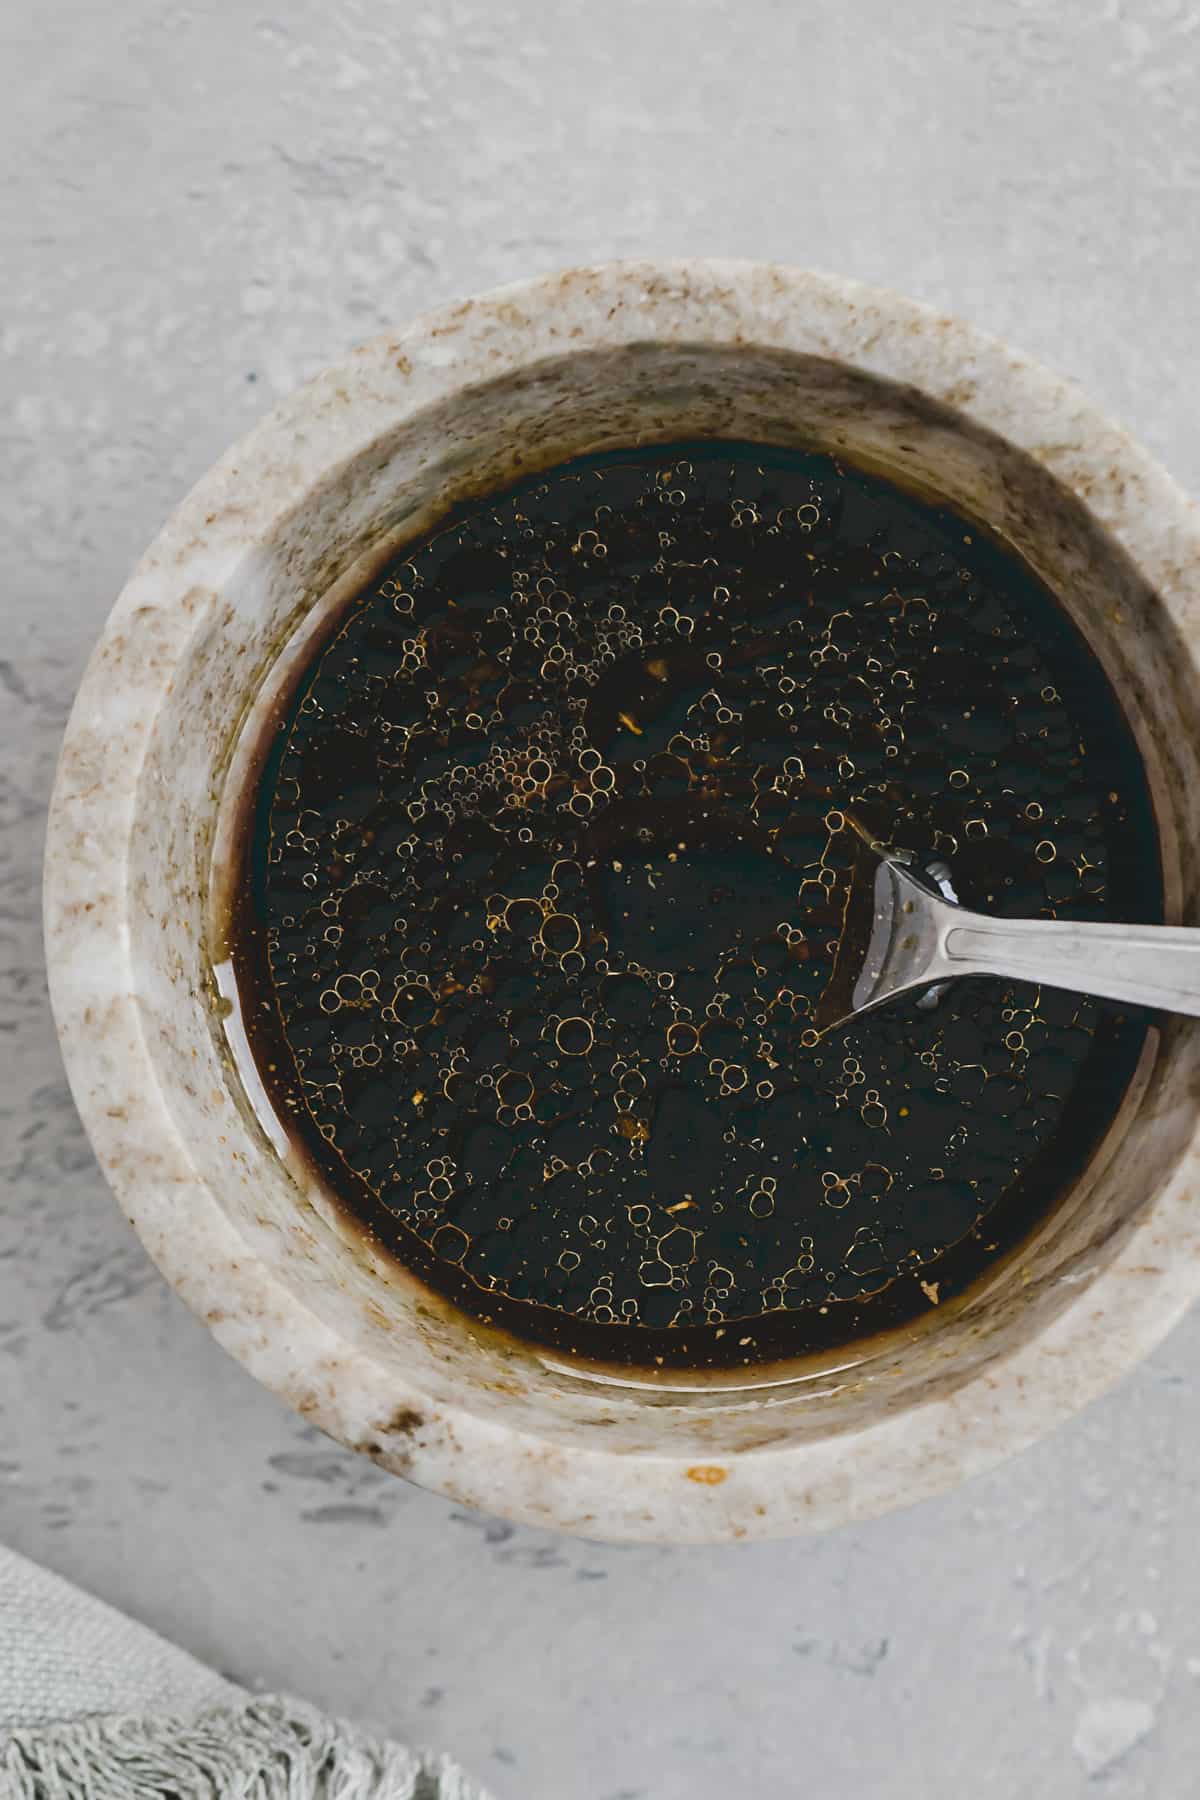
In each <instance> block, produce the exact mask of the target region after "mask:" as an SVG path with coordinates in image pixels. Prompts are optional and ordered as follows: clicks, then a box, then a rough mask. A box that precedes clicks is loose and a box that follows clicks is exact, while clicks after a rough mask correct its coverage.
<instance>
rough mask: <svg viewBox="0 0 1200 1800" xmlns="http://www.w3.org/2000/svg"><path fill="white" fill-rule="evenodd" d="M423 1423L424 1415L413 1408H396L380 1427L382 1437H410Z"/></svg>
mask: <svg viewBox="0 0 1200 1800" xmlns="http://www.w3.org/2000/svg"><path fill="white" fill-rule="evenodd" d="M424 1423H425V1418H424V1414H422V1413H419V1412H418V1411H417V1409H416V1407H415V1406H398V1407H397V1408H396V1410H395V1412H394V1413H393V1414H392V1416H391V1418H390V1419H388V1420H387V1422H386V1424H384V1425H381V1426H380V1431H381V1432H382V1434H383V1436H384V1437H412V1435H413V1433H414V1432H417V1431H420V1429H421V1427H422V1425H423V1424H424Z"/></svg>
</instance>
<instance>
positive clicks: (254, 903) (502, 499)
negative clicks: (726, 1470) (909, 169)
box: [232, 443, 1162, 1368]
mask: <svg viewBox="0 0 1200 1800" xmlns="http://www.w3.org/2000/svg"><path fill="white" fill-rule="evenodd" d="M256 779H257V787H256V792H255V794H254V795H253V796H252V799H251V802H250V809H249V813H248V817H249V821H250V822H249V825H248V828H247V830H246V832H245V834H244V839H243V843H242V858H243V861H242V868H241V871H240V876H241V878H240V882H239V886H238V894H239V900H238V906H237V912H236V916H235V919H234V921H233V928H232V944H233V957H234V964H235V970H236V975H237V981H238V989H239V995H240V999H241V1006H242V1012H243V1016H244V1019H245V1022H246V1025H247V1029H248V1032H249V1036H250V1042H251V1046H252V1049H253V1053H254V1056H255V1060H256V1063H257V1064H258V1067H259V1070H260V1073H261V1074H262V1076H263V1080H264V1083H265V1085H266V1088H267V1090H268V1093H269V1094H270V1096H271V1098H272V1100H273V1103H274V1106H275V1108H276V1110H277V1112H278V1113H279V1115H280V1117H281V1119H283V1120H284V1121H285V1122H286V1124H287V1127H288V1130H289V1131H290V1132H291V1133H292V1134H293V1135H294V1137H295V1139H296V1141H297V1143H298V1144H299V1145H300V1146H301V1147H302V1148H303V1150H304V1151H305V1152H306V1154H307V1155H308V1157H309V1158H310V1159H311V1161H312V1163H313V1164H314V1165H315V1167H316V1168H317V1169H318V1171H319V1172H320V1173H321V1175H322V1176H323V1178H324V1179H325V1181H326V1182H327V1184H328V1186H329V1187H330V1189H331V1190H332V1191H333V1193H334V1194H335V1195H336V1196H338V1197H339V1199H340V1200H341V1201H342V1202H343V1203H344V1204H345V1205H346V1206H347V1207H348V1208H350V1209H351V1210H352V1211H353V1212H354V1213H355V1214H356V1215H357V1216H358V1218H359V1219H361V1220H362V1221H363V1223H364V1224H365V1225H366V1226H367V1227H368V1228H369V1229H370V1231H371V1232H372V1233H373V1234H374V1235H375V1237H376V1238H377V1239H378V1241H379V1242H380V1243H381V1244H382V1245H384V1246H386V1247H387V1248H388V1249H389V1250H391V1251H393V1252H394V1254H395V1255H396V1256H397V1257H398V1258H399V1259H400V1260H401V1261H402V1262H403V1263H404V1264H406V1265H407V1266H408V1267H409V1268H411V1269H412V1270H414V1271H415V1272H416V1273H417V1274H418V1275H419V1276H421V1277H422V1278H423V1279H424V1280H425V1281H426V1282H427V1283H429V1285H430V1286H432V1287H433V1288H435V1289H437V1290H438V1291H439V1292H441V1293H442V1294H443V1295H445V1296H448V1297H449V1298H450V1299H451V1300H453V1301H454V1302H456V1303H457V1304H458V1305H459V1306H461V1307H462V1308H463V1309H464V1310H465V1311H467V1312H468V1313H470V1314H472V1315H474V1316H475V1317H477V1318H479V1319H482V1320H485V1321H487V1322H489V1323H492V1324H494V1325H497V1326H499V1327H501V1328H503V1329H506V1330H508V1331H510V1332H513V1333H515V1334H516V1335H517V1336H519V1337H521V1338H524V1339H527V1340H531V1341H534V1342H537V1343H540V1344H544V1345H548V1346H553V1347H555V1348H556V1349H558V1350H559V1351H560V1352H566V1353H573V1354H578V1355H584V1356H587V1357H588V1358H589V1359H598V1360H601V1361H605V1362H609V1363H618V1364H623V1365H629V1364H642V1365H645V1366H647V1367H652V1368H656V1367H660V1366H668V1365H669V1366H676V1367H678V1366H690V1367H697V1368H699V1367H712V1366H719V1365H739V1364H743V1363H751V1362H756V1361H760V1360H764V1359H767V1360H771V1361H775V1360H778V1359H780V1358H786V1357H793V1356H799V1355H802V1354H807V1353H811V1352H814V1351H821V1350H829V1349H833V1348H836V1347H838V1346H840V1345H843V1344H845V1343H848V1342H850V1341H852V1340H854V1339H857V1338H861V1337H863V1336H865V1335H870V1334H874V1333H876V1332H879V1331H881V1330H884V1329H887V1328H891V1327H894V1326H897V1325H902V1324H905V1323H906V1322H909V1321H911V1320H913V1319H914V1318H916V1317H918V1316H919V1315H922V1314H925V1313H927V1312H928V1311H929V1308H930V1306H931V1304H935V1303H941V1302H944V1301H945V1300H947V1299H948V1298H950V1297H951V1296H952V1295H956V1294H959V1293H961V1292H962V1291H963V1289H964V1288H965V1287H966V1286H967V1285H969V1284H970V1283H971V1282H973V1281H974V1280H976V1279H977V1278H978V1277H979V1276H980V1275H981V1274H982V1273H983V1272H984V1271H985V1270H986V1268H987V1267H988V1265H989V1264H990V1263H991V1262H993V1261H994V1260H995V1259H996V1258H997V1257H999V1256H1002V1255H1004V1254H1006V1253H1007V1252H1008V1251H1010V1250H1012V1249H1013V1248H1014V1246H1016V1245H1018V1244H1019V1243H1020V1242H1021V1240H1022V1239H1023V1238H1024V1237H1025V1236H1026V1235H1027V1234H1028V1233H1029V1232H1030V1230H1031V1229H1032V1228H1033V1227H1034V1225H1035V1224H1036V1223H1037V1222H1038V1220H1039V1219H1040V1218H1041V1217H1042V1216H1044V1214H1045V1213H1046V1212H1047V1211H1048V1209H1050V1208H1051V1207H1052V1206H1053V1204H1054V1202H1055V1201H1056V1199H1057V1198H1059V1196H1060V1195H1061V1194H1062V1193H1063V1191H1064V1190H1065V1189H1066V1188H1067V1187H1068V1186H1069V1184H1070V1183H1071V1181H1072V1180H1073V1179H1074V1178H1075V1176H1076V1175H1077V1174H1078V1173H1079V1172H1080V1171H1081V1170H1082V1169H1083V1167H1084V1166H1085V1165H1086V1163H1087V1161H1088V1158H1089V1156H1090V1154H1091V1153H1092V1151H1093V1150H1094V1148H1095V1146H1096V1145H1097V1143H1098V1142H1099V1140H1100V1138H1101V1137H1102V1136H1103V1134H1104V1132H1105V1130H1106V1128H1107V1127H1108V1125H1109V1124H1110V1123H1111V1121H1112V1119H1113V1117H1114V1115H1115V1112H1116V1110H1117V1108H1118V1106H1119V1104H1120V1100H1121V1097H1122V1095H1123V1093H1124V1091H1125V1089H1126V1087H1127V1085H1128V1082H1129V1080H1130V1077H1131V1074H1132V1072H1133V1070H1134V1068H1135V1066H1136V1063H1137V1061H1138V1058H1139V1055H1140V1052H1141V1049H1142V1045H1143V1042H1144V1038H1145V1032H1146V1019H1145V1017H1144V1016H1141V1015H1135V1014H1133V1013H1132V1012H1130V1011H1129V1010H1124V1011H1122V1010H1121V1009H1118V1008H1116V1007H1113V1006H1110V1005H1107V1004H1105V1003H1104V1002H1100V1001H1094V1000H1089V999H1086V998H1082V997H1080V996H1077V995H1072V994H1066V993H1061V992H1055V991H1051V990H1049V989H1043V990H1040V991H1039V990H1037V989H1034V988H1031V987H1028V986H1022V985H1020V984H1011V985H1006V984H1003V983H1001V982H998V981H990V980H972V981H961V982H959V983H957V984H954V985H953V986H952V987H951V988H950V989H949V990H948V991H947V992H946V993H945V995H944V996H943V998H942V999H941V1001H940V1002H939V1004H938V1005H937V1006H936V1007H935V1008H934V1009H932V1010H922V1008H921V1007H920V1006H919V1005H918V1004H917V1003H916V1002H915V1001H912V1000H908V1001H901V1002H898V1003H896V1004H895V1005H892V1006H890V1007H886V1008H883V1009H881V1010H880V1011H877V1012H874V1013H872V1014H870V1015H868V1016H865V1017H864V1018H862V1019H861V1020H860V1021H858V1022H857V1023H855V1024H853V1025H851V1026H847V1027H845V1028H844V1029H840V1030H838V1031H837V1032H835V1033H833V1034H831V1035H830V1036H829V1037H826V1038H823V1039H821V1040H820V1041H819V1042H814V1036H815V1034H814V1033H813V1031H812V1028H811V1027H812V1012H813V1005H814V1001H815V999H816V997H817V996H818V995H819V994H820V993H821V991H822V989H823V987H824V986H825V984H826V982H827V980H828V977H829V972H830V967H831V963H832V959H833V955H834V952H835V950H836V947H837V940H838V934H839V930H840V925H841V917H842V909H843V907H844V904H845V873H846V870H847V868H848V866H849V861H850V857H851V855H852V853H853V841H854V840H853V834H852V833H850V832H848V831H847V830H846V829H845V826H844V812H845V810H847V809H853V811H854V813H855V814H856V816H859V817H861V818H866V819H867V820H868V821H869V822H870V826H871V829H872V830H874V831H876V832H878V833H879V835H880V836H881V837H884V838H886V839H887V840H889V841H892V842H899V843H903V844H905V845H907V846H909V847H910V848H913V849H915V850H917V851H920V852H925V853H928V854H930V855H937V856H941V857H944V858H945V859H946V860H947V861H948V862H949V863H950V865H951V866H952V869H953V874H954V881H955V885H956V888H957V891H958V895H959V898H960V899H961V900H962V901H963V902H964V903H965V904H966V905H969V906H972V907H975V908H978V909H979V910H982V911H994V912H997V913H1000V914H1007V915H1009V916H1013V917H1018V916H1032V915H1039V914H1040V915H1043V916H1057V917H1076V918H1081V919H1083V918H1094V919H1103V918H1113V919H1128V920H1132V921H1146V922H1153V921H1156V920H1159V919H1161V916H1162V891H1161V876H1160V867H1159V857H1158V847H1157V839H1156V836H1155V831H1154V823H1153V817H1152V812H1151V807H1150V800H1149V795H1148V791H1147V786H1146V781H1145V776H1144V772H1143V769H1142V766H1141V762H1140V760H1139V757H1138V754H1137V750H1136V747H1135V744H1134V741H1133V738H1132V735H1131V733H1130V730H1129V727H1128V725H1127V723H1126V721H1125V719H1124V717H1123V715H1122V713H1121V710H1120V708H1119V706H1118V704H1117V701H1116V699H1115V697H1114V695H1113V693H1112V690H1111V688H1110V686H1109V684H1108V682H1107V679H1106V678H1105V676H1104V674H1103V672H1102V671H1101V669H1100V667H1099V665H1098V663H1097V662H1096V661H1095V659H1094V657H1093V656H1092V654H1091V653H1090V651H1089V650H1088V649H1087V647H1086V645H1085V644H1084V642H1083V640H1082V638H1081V637H1080V635H1079V633H1078V632H1077V631H1076V629H1075V627H1074V626H1073V625H1072V623H1071V622H1070V621H1069V619H1068V618H1067V616H1066V614H1065V613H1064V612H1063V610H1062V609H1061V608H1060V607H1059V605H1058V604H1057V603H1056V602H1055V601H1054V599H1053V598H1052V596H1051V595H1050V594H1049V593H1048V592H1047V590H1046V589H1045V588H1044V586H1043V585H1042V584H1041V583H1040V581H1039V580H1038V579H1037V578H1036V577H1035V576H1034V575H1033V573H1032V572H1031V571H1030V570H1029V568H1028V567H1027V566H1026V565H1025V564H1024V563H1023V562H1022V561H1020V560H1019V559H1018V558H1017V557H1016V556H1015V555H1014V554H1013V553H1012V552H1011V551H1010V550H1009V549H1007V548H1006V547H1004V546H1002V545H1001V544H999V543H998V542H996V541H995V540H993V539H992V538H991V537H990V536H989V535H988V534H987V533H986V532H985V531H983V530H981V529H980V528H979V527H978V526H976V525H973V524H971V523H970V522H968V521H966V520H964V519H963V518H962V517H960V516H958V515H956V514H954V513H952V512H949V511H946V510H944V509H941V508H938V507H936V506H932V505H930V504H927V503H926V502H924V501H922V500H919V499H916V498H914V497H913V496H911V495H909V494H907V493H904V492H902V491H901V490H899V489H897V488H895V487H893V486H891V485H890V484H889V483H887V482H885V481H883V480H880V479H878V478H877V477H874V476H870V475H867V474H864V473H862V472H861V471H858V470H855V469H852V468H849V467H846V466H844V465H842V464H839V463H836V462H834V461H833V460H831V459H830V458H828V457H826V456H823V455H818V454H815V453H813V454H810V453H804V452H799V451H791V450H789V451H783V450H773V449H767V448H764V447H762V446H754V445H744V444H727V443H704V444H693V445H685V446H669V447H659V448H655V449H642V450H637V451H630V452H627V453H620V454H616V455H610V456H605V457H601V458H592V459H587V460H584V461H580V462H578V463H574V464H571V465H568V466H565V467H562V468H559V469H556V470H553V471H551V472H550V473H548V474H546V475H542V476H539V477H537V478H536V479H534V480H532V481H528V482H525V483H524V484H522V485H521V486H520V487H517V488H514V489H512V490H511V491H509V492H507V493H505V494H503V495H500V496H497V497H494V498H492V499H489V500H487V501H484V502H478V503H475V504H473V505H472V506H471V507H470V508H469V509H468V510H466V511H464V512H463V513H462V514H461V515H460V516H458V517H457V518H455V519H453V520H452V521H451V522H450V523H448V524H447V525H445V526H444V527H443V528H441V529H439V530H438V531H437V532H436V533H435V534H434V535H432V536H431V537H429V538H427V539H425V540H424V541H422V542H421V543H420V544H417V545H415V546H411V547H410V548H409V549H408V550H407V551H406V552H405V553H404V554H403V555H402V556H401V557H400V558H399V559H397V561H396V562H395V563H394V564H393V565H392V566H391V567H390V568H389V569H388V570H387V571H386V572H385V573H384V575H383V576H381V577H380V578H378V579H377V580H375V581H373V582H372V583H371V584H370V585H369V586H368V587H367V588H366V589H365V590H364V591H363V592H362V593H361V594H360V595H359V596H358V597H357V598H356V600H355V601H354V602H353V604H351V605H350V606H349V607H348V609H346V610H345V611H344V612H343V613H342V614H341V615H340V617H339V618H338V620H337V621H336V624H335V625H334V626H333V627H332V628H331V630H330V632H329V634H328V636H327V638H326V640H325V642H324V643H323V644H322V645H321V646H320V647H319V648H318V649H316V650H315V651H314V653H313V656H312V658H311V660H310V661H309V663H308V665H307V667H306V668H305V669H304V671H303V673H302V675H301V676H300V678H299V679H298V681H297V682H296V685H295V688H294V691H293V693H292V695H291V697H290V701H289V702H288V704H287V706H286V707H285V709H284V715H283V718H282V722H281V723H280V724H279V725H278V729H276V730H275V731H274V732H273V735H272V738H271V741H270V743H269V744H267V745H265V746H264V747H263V758H262V762H261V766H260V769H259V773H258V776H257V778H256Z"/></svg>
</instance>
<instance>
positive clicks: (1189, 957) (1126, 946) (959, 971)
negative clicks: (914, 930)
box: [939, 909, 1200, 1017]
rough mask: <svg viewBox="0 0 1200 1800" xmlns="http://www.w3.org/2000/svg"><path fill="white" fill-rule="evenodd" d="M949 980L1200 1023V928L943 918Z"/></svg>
mask: <svg viewBox="0 0 1200 1800" xmlns="http://www.w3.org/2000/svg"><path fill="white" fill-rule="evenodd" d="M944 919H945V922H944V925H943V933H942V941H941V944H940V946H939V948H940V950H941V954H942V957H943V958H944V960H945V962H946V964H948V965H949V967H948V970H947V972H948V973H949V974H951V975H1002V976H1007V977H1008V978H1009V979H1010V980H1019V981H1036V982H1041V983H1044V985H1045V986H1046V987H1055V988H1070V989H1072V990H1073V991H1074V992H1075V993H1079V994H1097V995H1099V996H1101V997H1102V998H1104V999H1106V1000H1124V1001H1126V1002H1127V1003H1129V1004H1130V1005H1133V1006H1155V1007H1162V1008H1163V1009H1165V1010H1166V1011H1168V1012H1177V1013H1190V1014H1191V1015H1193V1016H1194V1017H1200V930H1189V929H1186V928H1184V927H1178V926H1172V925H1088V924H1080V925H1077V924H1074V923H1072V922H1071V921H1070V920H1066V919H1020V920H1007V919H994V918H989V917H984V916H983V915H982V914H980V913H957V914H955V913H951V912H950V911H949V909H947V911H946V915H944Z"/></svg>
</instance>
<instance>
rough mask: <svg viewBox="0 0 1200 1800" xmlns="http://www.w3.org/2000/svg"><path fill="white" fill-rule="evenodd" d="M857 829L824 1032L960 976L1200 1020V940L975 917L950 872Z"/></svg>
mask: <svg viewBox="0 0 1200 1800" xmlns="http://www.w3.org/2000/svg"><path fill="white" fill-rule="evenodd" d="M847 822H848V823H849V824H850V825H851V826H852V828H853V829H854V830H855V831H856V832H857V834H858V837H859V839H860V844H861V848H860V850H859V852H858V855H857V858H856V861H855V865H854V867H853V869H852V871H851V876H850V891H849V897H848V900H847V905H846V912H845V922H844V925H843V929H842V934H841V938H840V940H839V944H838V951H837V956H836V958H835V960H834V967H833V973H832V975H831V976H830V979H829V983H828V985H827V987H826V988H825V991H824V993H823V994H822V995H821V997H820V999H819V1000H818V1002H817V1005H816V1010H815V1016H814V1024H815V1026H816V1028H817V1030H818V1031H820V1032H826V1031H831V1030H832V1029H833V1028H834V1027H835V1026H837V1025H841V1024H844V1023H845V1022H846V1020H847V1019H850V1018H853V1016H854V1015H855V1014H856V1013H860V1012H867V1011H869V1010H870V1009H871V1008H872V1007H876V1006H883V1005H884V1004H885V1003H886V1002H887V1001H889V1000H895V999H896V998H897V997H898V996H899V995H900V994H908V993H912V992H913V990H914V989H917V988H926V989H929V988H930V986H931V984H937V983H943V982H945V981H948V980H951V979H953V978H954V977H955V976H959V975H999V976H1002V977H1006V978H1007V979H1009V980H1019V981H1033V982H1038V983H1041V984H1043V985H1044V986H1046V987H1055V988H1069V989H1071V990H1073V991H1074V992H1075V993H1079V994H1096V995H1099V996H1101V997H1102V998H1104V999H1106V1000H1123V1001H1125V1002H1127V1003H1128V1004H1130V1005H1134V1006H1154V1007H1161V1008H1163V1009H1164V1010H1165V1011H1167V1012H1177V1013H1189V1014H1191V1015H1192V1016H1193V1017H1200V930H1187V929H1183V928H1177V927H1174V926H1168V925H1088V924H1076V923H1075V922H1074V921H1073V920H1070V921H1068V920H1065V919H994V918H991V917H990V916H989V915H987V914H986V913H976V912H968V911H967V909H966V908H965V907H963V906H959V905H958V904H957V902H956V900H955V898H954V891H953V888H952V887H951V886H950V882H949V871H948V870H946V869H945V868H944V865H943V866H940V867H939V866H938V865H931V866H930V867H929V868H928V869H927V870H924V871H922V870H921V868H920V867H919V865H918V864H917V863H916V861H915V859H914V858H913V857H912V856H911V855H910V854H909V853H908V852H907V851H903V850H895V849H892V848H889V847H888V846H887V845H884V844H880V843H878V842H876V841H875V840H874V839H872V838H870V837H869V836H868V835H867V834H866V833H865V832H864V831H863V829H862V827H861V826H859V825H858V824H857V823H856V822H855V821H853V820H848V821H847ZM939 889H940V891H939Z"/></svg>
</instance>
